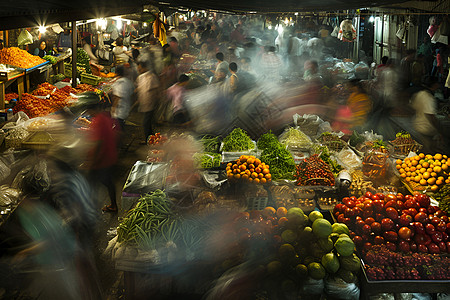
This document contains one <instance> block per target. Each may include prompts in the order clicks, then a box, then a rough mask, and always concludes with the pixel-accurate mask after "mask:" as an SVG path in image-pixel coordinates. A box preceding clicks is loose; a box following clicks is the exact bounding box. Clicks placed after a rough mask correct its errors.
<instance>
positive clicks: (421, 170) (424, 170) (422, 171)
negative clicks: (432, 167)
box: [419, 168, 427, 174]
mask: <svg viewBox="0 0 450 300" xmlns="http://www.w3.org/2000/svg"><path fill="white" fill-rule="evenodd" d="M426 171H427V169H425V168H421V169H420V170H419V172H420V173H422V174H423V173H425V172H426Z"/></svg>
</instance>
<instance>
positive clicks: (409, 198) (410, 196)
mask: <svg viewBox="0 0 450 300" xmlns="http://www.w3.org/2000/svg"><path fill="white" fill-rule="evenodd" d="M412 199H413V195H405V202H406V201H408V200H412Z"/></svg>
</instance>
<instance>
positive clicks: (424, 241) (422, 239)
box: [414, 234, 431, 245]
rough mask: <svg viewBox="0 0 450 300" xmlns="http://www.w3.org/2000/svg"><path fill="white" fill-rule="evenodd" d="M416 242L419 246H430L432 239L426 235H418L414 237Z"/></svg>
mask: <svg viewBox="0 0 450 300" xmlns="http://www.w3.org/2000/svg"><path fill="white" fill-rule="evenodd" d="M414 242H416V244H418V245H428V244H430V243H431V238H430V237H429V236H428V235H426V234H416V235H415V236H414Z"/></svg>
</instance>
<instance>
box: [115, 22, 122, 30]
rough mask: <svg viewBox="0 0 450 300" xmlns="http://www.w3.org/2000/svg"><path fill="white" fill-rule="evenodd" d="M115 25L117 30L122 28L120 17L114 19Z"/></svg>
mask: <svg viewBox="0 0 450 300" xmlns="http://www.w3.org/2000/svg"><path fill="white" fill-rule="evenodd" d="M116 27H117V30H121V29H122V20H121V19H117V20H116Z"/></svg>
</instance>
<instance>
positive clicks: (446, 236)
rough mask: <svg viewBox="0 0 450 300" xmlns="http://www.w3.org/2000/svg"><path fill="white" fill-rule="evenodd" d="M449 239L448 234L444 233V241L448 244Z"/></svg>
mask: <svg viewBox="0 0 450 300" xmlns="http://www.w3.org/2000/svg"><path fill="white" fill-rule="evenodd" d="M448 239H449V235H448V234H447V233H446V232H442V240H443V241H444V242H447V241H448Z"/></svg>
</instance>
